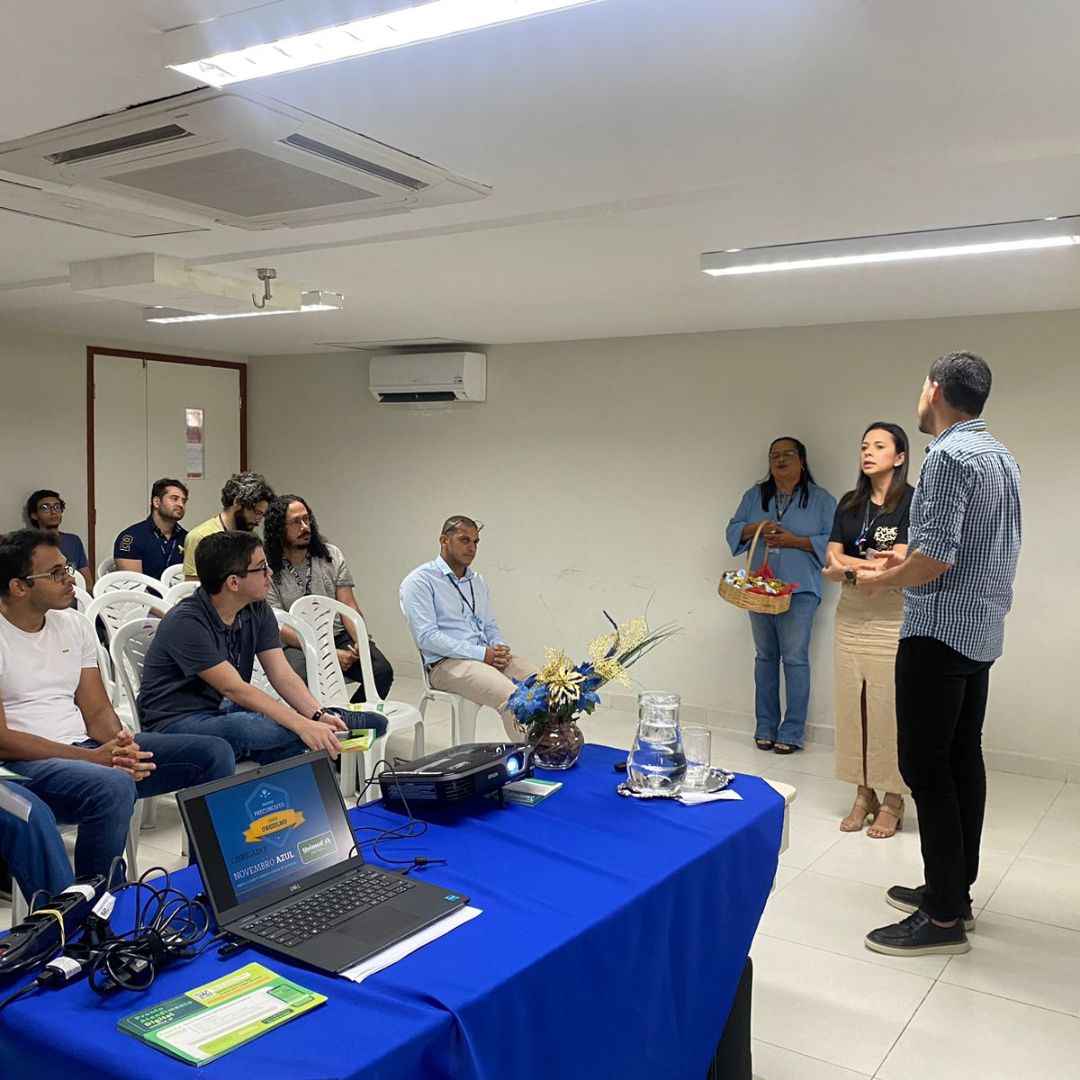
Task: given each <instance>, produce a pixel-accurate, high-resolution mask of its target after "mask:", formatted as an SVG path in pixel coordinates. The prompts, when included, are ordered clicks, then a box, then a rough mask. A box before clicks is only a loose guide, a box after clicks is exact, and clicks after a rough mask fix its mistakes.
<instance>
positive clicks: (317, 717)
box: [311, 709, 326, 720]
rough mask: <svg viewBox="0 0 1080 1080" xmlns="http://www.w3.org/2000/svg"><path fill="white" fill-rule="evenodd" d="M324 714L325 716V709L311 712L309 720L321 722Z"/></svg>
mask: <svg viewBox="0 0 1080 1080" xmlns="http://www.w3.org/2000/svg"><path fill="white" fill-rule="evenodd" d="M325 714H326V710H325V709H316V710H315V711H314V712H313V713H312V714H311V719H312V720H321V719H322V718H323V716H324V715H325Z"/></svg>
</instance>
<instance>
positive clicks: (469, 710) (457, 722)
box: [399, 600, 480, 746]
mask: <svg viewBox="0 0 1080 1080" xmlns="http://www.w3.org/2000/svg"><path fill="white" fill-rule="evenodd" d="M399 605H400V607H401V614H402V617H404V618H405V624H406V625H408V622H409V620H408V617H407V616H405V605H404V604H403V603H401V602H400V600H399ZM409 633H410V634H411V633H412V629H411V628H410V630H409ZM414 644H415V642H414ZM417 649H418V650H419V646H417ZM419 656H420V678H421V680H422V681H423V684H424V692H423V694H422V695H421V697H420V704H419V705H418V706H417V709H418V711H419V713H420V716H421V717H422V718H423V719H425V720H426V719H427V715H426V714H427V707H428V703H429V702H431V701H441V702H442V703H443V704H444V705H448V706H449V707H450V745H451V746H462V745H463V744H466V743H472V742H476V714H477V713H478V712H479V711H480V706H479V705H478V704H477V703H476V702H475V701H470V700H469V699H468V698H466V697H462V696H461V695H460V694H452V693H451V692H450V691H449V690H436V689H435V688H434V687H433V686H432V685H431V682H430V680H429V679H428V669H427V664H425V663H424V654H423V653H422V652H420V653H419Z"/></svg>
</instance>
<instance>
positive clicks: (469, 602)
mask: <svg viewBox="0 0 1080 1080" xmlns="http://www.w3.org/2000/svg"><path fill="white" fill-rule="evenodd" d="M450 584H451V585H453V586H454V588H455V589H456V590H457V594H458V596H460V597H461V602H462V603H463V604H465V605H466V606H467V607H468V609H469V610H470V611H471V612H472V614H473V618H474V619H475V618H476V590H475V589H474V588H473V583H472V578H469V595H470V596H471V597H472V599H471V600H467V599H466V598H465V594H464V593H463V592H462V591H461V586H460V585H458V583H457V582H456V581H455V580H454V578H453V575H451V577H450Z"/></svg>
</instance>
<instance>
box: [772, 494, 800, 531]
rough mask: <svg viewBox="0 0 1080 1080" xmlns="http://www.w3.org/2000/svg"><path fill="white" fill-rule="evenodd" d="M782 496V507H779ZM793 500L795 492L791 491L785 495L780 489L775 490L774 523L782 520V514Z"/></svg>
mask: <svg viewBox="0 0 1080 1080" xmlns="http://www.w3.org/2000/svg"><path fill="white" fill-rule="evenodd" d="M781 498H783V499H784V500H785V502H784V508H783V510H781V509H780V499H781ZM794 501H795V492H794V491H793V492H791V494H789V495H785V494H784V493H783V492H782V491H779V490H778V491H777V492H776V523H777V525H779V524H780V522H782V521H783V520H784V515H785V514H786V513H787V512H788V511H789V510H790V509H791V504H792V503H793V502H794Z"/></svg>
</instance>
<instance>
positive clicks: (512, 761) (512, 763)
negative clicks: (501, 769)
mask: <svg viewBox="0 0 1080 1080" xmlns="http://www.w3.org/2000/svg"><path fill="white" fill-rule="evenodd" d="M506 771H507V772H508V773H509V774H510V775H511V776H513V775H514V773H519V772H521V758H520V757H518V755H517V754H514V755H513V756H512V757H509V758H507V759H506Z"/></svg>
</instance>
